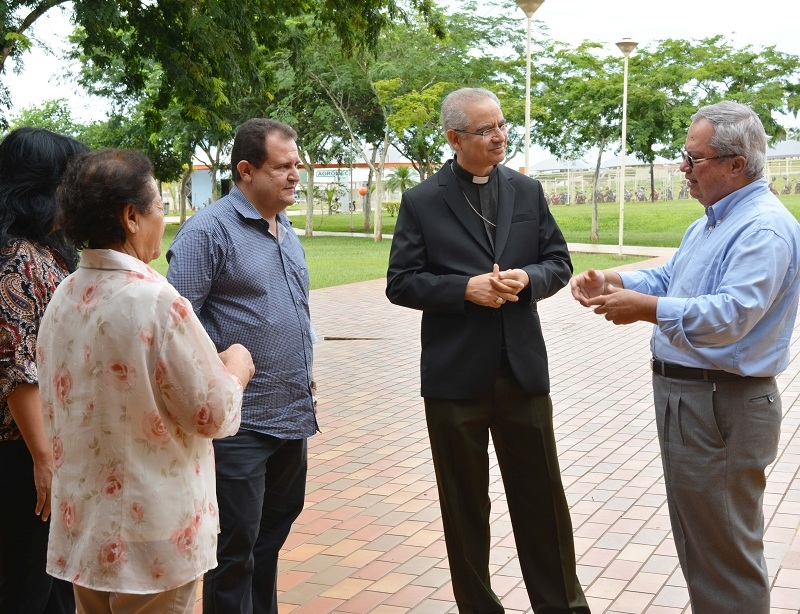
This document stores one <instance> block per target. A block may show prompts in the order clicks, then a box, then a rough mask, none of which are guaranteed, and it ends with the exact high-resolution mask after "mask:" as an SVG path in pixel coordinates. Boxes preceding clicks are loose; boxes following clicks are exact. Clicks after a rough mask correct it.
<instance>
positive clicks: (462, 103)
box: [442, 87, 500, 132]
mask: <svg viewBox="0 0 800 614" xmlns="http://www.w3.org/2000/svg"><path fill="white" fill-rule="evenodd" d="M487 98H489V99H490V100H493V101H494V102H496V103H497V105H498V106H500V100H499V99H498V98H497V96H496V95H495V93H494V92H490V91H489V90H486V89H483V88H481V87H464V88H462V89H460V90H455V91H454V92H450V93H449V94H448V95H447V96H446V97H445V99H444V100H443V101H442V128H444V131H445V132H447V131H448V130H466V129H467V123H468V122H467V109H468V108H469V107H470V106H471V105H472V104H475V103H477V102H482V101H483V100H486V99H487Z"/></svg>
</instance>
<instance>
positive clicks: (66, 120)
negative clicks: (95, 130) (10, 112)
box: [8, 98, 86, 140]
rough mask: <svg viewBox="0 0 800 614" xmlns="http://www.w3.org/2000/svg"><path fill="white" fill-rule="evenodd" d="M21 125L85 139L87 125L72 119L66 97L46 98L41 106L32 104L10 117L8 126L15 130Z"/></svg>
mask: <svg viewBox="0 0 800 614" xmlns="http://www.w3.org/2000/svg"><path fill="white" fill-rule="evenodd" d="M21 126H33V127H35V128H44V129H45V130H50V131H51V132H55V133H57V134H63V135H64V136H71V137H72V138H75V139H79V140H83V139H82V136H83V132H84V131H85V129H86V127H85V126H83V125H81V124H78V123H76V122H75V121H74V120H73V119H72V112H71V111H70V108H69V104H68V103H67V100H66V99H64V98H57V99H54V100H46V101H45V102H43V103H42V104H41V105H39V106H30V107H26V108H24V109H22V110H21V111H20V112H19V113H18V114H17V115H16V116H15V117H12V118H11V119H10V122H9V125H8V128H9V130H14V129H16V128H19V127H21Z"/></svg>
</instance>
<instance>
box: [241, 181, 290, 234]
mask: <svg viewBox="0 0 800 614" xmlns="http://www.w3.org/2000/svg"><path fill="white" fill-rule="evenodd" d="M228 196H229V197H230V199H231V203H232V204H233V208H234V209H236V211H237V212H238V213H239V215H241V216H242V217H243V218H245V219H250V220H264V218H263V217H262V215H261V214H260V213H259V212H258V210H257V209H256V208H255V207H254V206H253V204H252V203H251V202H250V201H249V200H247V197H246V196H245V195H244V192H242V191H241V190H240V189H239V188H238V187H237V186H235V185H234V186H233V187H232V188H231V191H230V193H229V194H228ZM275 220H276V221H277V222H278V223H279V224H281V225H282V226H284V227H285V228H291V227H292V222H291V220H290V219H289V217H288V216H287V215H286V213H285V212H284V211H281V212H280V213H278V215H276V216H275ZM264 221H266V220H264Z"/></svg>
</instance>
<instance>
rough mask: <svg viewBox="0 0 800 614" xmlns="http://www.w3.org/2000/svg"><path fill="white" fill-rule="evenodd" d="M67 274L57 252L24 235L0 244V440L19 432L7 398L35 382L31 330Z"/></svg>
mask: <svg viewBox="0 0 800 614" xmlns="http://www.w3.org/2000/svg"><path fill="white" fill-rule="evenodd" d="M68 274H69V271H68V270H67V267H66V264H65V263H64V260H63V259H62V258H61V256H60V255H59V254H58V253H57V252H56V251H55V250H51V249H50V248H47V247H44V246H42V245H39V244H37V243H31V242H29V241H26V240H24V239H18V240H16V241H12V242H11V243H9V244H8V245H7V246H5V247H2V248H0V442H3V441H10V440H12V439H19V438H20V437H21V436H22V435H21V434H20V432H19V429H18V428H17V425H16V424H15V422H14V419H13V418H12V417H11V410H10V409H9V408H8V397H9V395H11V393H12V392H14V390H15V389H16V387H17V385H18V384H37V383H39V375H38V372H37V370H36V333H37V331H38V330H39V323H40V322H41V320H42V316H43V315H44V310H45V307H47V303H49V302H50V297H52V296H53V292H55V289H56V286H57V285H58V284H59V283H60V282H61V280H62V279H64V278H65V277H66V276H67V275H68Z"/></svg>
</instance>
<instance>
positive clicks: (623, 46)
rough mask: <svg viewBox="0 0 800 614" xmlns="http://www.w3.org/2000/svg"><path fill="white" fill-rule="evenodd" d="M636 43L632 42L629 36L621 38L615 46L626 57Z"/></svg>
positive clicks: (634, 47)
mask: <svg viewBox="0 0 800 614" xmlns="http://www.w3.org/2000/svg"><path fill="white" fill-rule="evenodd" d="M638 45H639V43H637V42H634V41H632V40H631V39H629V38H623V39H622V40H621V41H619V42H618V43H617V47H619V50H620V51H621V52H622V55H624V56H625V57H626V58H627V57H628V56H629V55H630V54H631V51H633V50H634V49H636V47H637V46H638Z"/></svg>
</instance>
